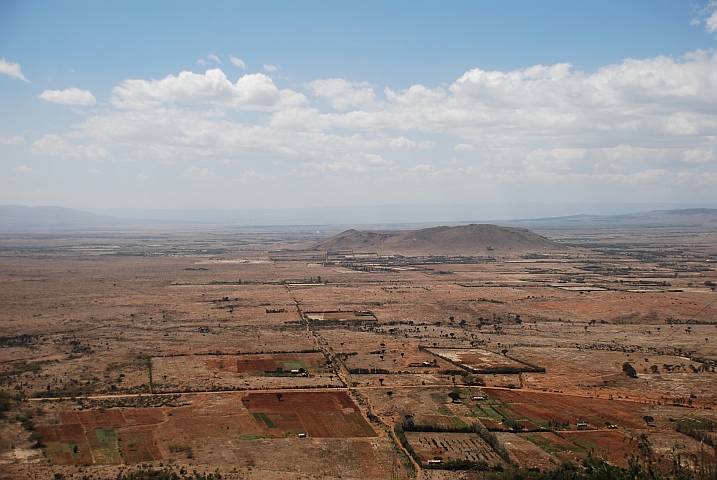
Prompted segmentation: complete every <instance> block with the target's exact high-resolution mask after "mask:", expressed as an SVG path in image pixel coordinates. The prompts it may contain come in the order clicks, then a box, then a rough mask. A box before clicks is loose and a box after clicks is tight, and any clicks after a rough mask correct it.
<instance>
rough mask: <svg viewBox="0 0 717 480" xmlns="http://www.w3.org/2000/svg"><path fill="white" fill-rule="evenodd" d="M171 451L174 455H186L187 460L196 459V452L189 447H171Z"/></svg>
mask: <svg viewBox="0 0 717 480" xmlns="http://www.w3.org/2000/svg"><path fill="white" fill-rule="evenodd" d="M169 451H170V452H173V453H178V452H181V453H184V455H186V457H187V458H194V451H193V450H192V447H190V446H189V445H170V446H169Z"/></svg>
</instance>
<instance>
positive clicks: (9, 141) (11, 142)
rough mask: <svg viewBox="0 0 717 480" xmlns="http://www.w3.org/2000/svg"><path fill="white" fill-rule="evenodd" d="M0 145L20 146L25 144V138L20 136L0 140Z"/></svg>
mask: <svg viewBox="0 0 717 480" xmlns="http://www.w3.org/2000/svg"><path fill="white" fill-rule="evenodd" d="M0 143H2V144H5V145H20V144H21V143H25V138H24V137H21V136H20V135H15V136H12V137H5V138H0Z"/></svg>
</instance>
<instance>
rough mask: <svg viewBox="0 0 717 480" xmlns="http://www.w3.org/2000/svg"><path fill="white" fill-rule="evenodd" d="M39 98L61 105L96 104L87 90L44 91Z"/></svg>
mask: <svg viewBox="0 0 717 480" xmlns="http://www.w3.org/2000/svg"><path fill="white" fill-rule="evenodd" d="M40 98H41V99H43V100H47V101H48V102H52V103H61V104H63V105H83V106H87V105H94V104H95V103H97V100H95V96H94V95H92V92H90V91H89V90H80V89H79V88H75V87H73V88H67V89H65V90H45V91H44V92H42V93H41V94H40Z"/></svg>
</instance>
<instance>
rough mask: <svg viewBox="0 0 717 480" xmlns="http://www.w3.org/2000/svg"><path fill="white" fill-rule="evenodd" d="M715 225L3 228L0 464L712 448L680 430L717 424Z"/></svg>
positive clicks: (338, 464) (236, 469) (622, 460)
mask: <svg viewBox="0 0 717 480" xmlns="http://www.w3.org/2000/svg"><path fill="white" fill-rule="evenodd" d="M710 229H711V227H710V228H701V227H699V226H696V227H693V228H672V227H669V226H665V227H660V228H653V227H650V228H634V229H626V228H625V227H620V228H617V227H616V228H613V229H607V228H600V229H598V228H584V227H574V228H561V229H554V230H549V229H544V230H541V231H540V232H539V233H540V234H541V235H543V236H544V237H547V238H548V239H550V240H553V241H555V243H551V245H552V247H551V246H550V245H548V243H550V242H544V243H541V244H540V245H539V246H536V247H535V248H533V249H531V248H530V246H524V245H522V246H521V247H520V248H518V247H515V248H512V247H511V248H501V246H500V244H499V243H495V244H493V245H490V246H481V248H480V251H476V252H473V253H472V254H470V255H468V254H466V253H465V252H460V253H456V252H455V251H444V252H436V251H426V252H421V251H419V250H420V249H419V250H416V248H413V249H412V250H410V251H407V253H406V255H407V256H404V255H402V254H399V252H396V251H395V249H397V248H398V249H400V245H398V246H397V244H396V243H395V242H394V244H392V245H391V248H392V249H393V250H392V251H381V249H380V246H376V245H371V247H370V248H368V249H363V250H362V249H360V248H356V249H354V250H351V249H348V248H346V241H345V240H342V242H344V243H342V244H341V247H342V249H341V250H340V251H339V250H336V251H331V250H328V249H325V250H320V249H319V250H311V249H309V247H311V246H312V245H314V244H315V242H317V241H319V240H322V239H321V238H318V237H317V235H316V232H315V231H314V230H312V229H309V228H306V229H301V228H296V229H263V230H259V229H257V230H250V229H234V230H232V229H215V230H198V229H184V230H179V229H165V230H160V229H154V230H152V229H145V230H136V231H114V230H107V231H96V230H95V231H87V232H81V231H64V232H62V231H52V232H42V231H11V232H2V234H0V305H2V308H1V309H0V325H1V326H2V328H1V329H0V341H1V342H0V390H1V391H3V392H4V398H7V399H8V400H7V402H4V403H3V405H6V408H7V411H5V412H3V418H2V419H1V420H0V422H1V423H0V425H1V427H0V478H8V479H10V478H52V475H54V474H55V473H58V474H62V475H66V476H68V477H69V475H74V477H75V478H84V477H86V478H115V477H116V476H117V474H118V473H119V472H126V471H133V470H134V469H138V468H147V467H154V468H164V467H167V466H169V467H171V468H176V469H180V468H182V469H185V470H186V471H188V472H191V471H193V470H197V471H199V472H214V471H216V470H218V471H219V472H221V474H222V476H223V477H224V478H262V479H271V478H337V477H339V476H340V477H341V478H409V477H416V476H418V475H425V476H426V478H439V477H440V478H456V479H457V478H463V477H464V476H465V474H466V473H465V470H466V469H473V470H474V471H476V470H477V471H482V470H486V469H495V468H497V467H499V468H507V467H509V466H510V465H518V466H520V467H523V468H537V469H540V470H551V469H555V468H557V467H558V466H559V465H561V464H563V463H565V462H574V463H577V462H580V461H582V460H583V459H584V458H586V457H587V456H589V455H597V456H599V457H601V458H603V459H605V460H606V461H607V462H609V463H612V464H615V465H618V466H626V465H627V462H628V460H629V459H630V458H636V457H635V456H637V455H639V454H640V451H641V450H640V448H641V446H644V442H645V440H648V441H649V442H650V444H651V445H652V446H653V451H654V452H655V454H656V455H657V456H658V457H659V458H660V459H661V460H660V461H663V462H669V461H672V460H674V459H677V458H680V461H684V462H686V463H688V464H691V465H697V464H699V463H700V462H705V461H710V460H709V459H710V458H711V459H712V460H711V461H714V452H713V451H712V450H711V449H709V448H707V447H706V446H705V443H704V442H702V443H701V442H699V441H697V440H695V438H693V437H694V431H693V430H694V429H693V430H689V429H687V428H686V427H685V426H686V425H688V426H689V425H692V426H694V425H697V424H700V425H714V424H712V423H710V422H716V421H717V373H715V365H717V335H716V334H717V301H716V300H717V293H716V292H715V290H714V285H715V283H717V272H716V271H715V263H714V262H715V259H716V258H717V234H715V233H713V232H714V231H712V232H710ZM546 245H548V246H546ZM449 250H450V249H449ZM439 253H440V254H439ZM626 365H628V366H629V367H631V369H632V372H630V371H629V370H630V368H629V367H626ZM695 422H697V423H695ZM690 432H692V434H693V436H692V437H691V436H688V435H687V433H690ZM701 432H702V431H701ZM702 434H704V435H708V436H709V435H712V437H714V432H710V431H709V429H708V430H706V431H705V432H702ZM641 442H643V443H641ZM706 459H707V460H706ZM460 462H463V464H462V466H461V465H459V463H460ZM449 467H450V468H457V470H449V469H448V468H449ZM439 471H440V472H439Z"/></svg>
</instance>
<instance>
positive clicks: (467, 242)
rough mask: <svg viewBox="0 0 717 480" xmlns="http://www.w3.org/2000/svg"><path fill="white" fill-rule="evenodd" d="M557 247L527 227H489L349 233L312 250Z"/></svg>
mask: <svg viewBox="0 0 717 480" xmlns="http://www.w3.org/2000/svg"><path fill="white" fill-rule="evenodd" d="M557 248H562V247H561V245H559V244H557V243H555V242H552V241H550V240H548V239H547V238H545V237H541V236H540V235H538V234H536V233H533V232H531V231H530V230H527V229H525V228H511V227H499V226H497V225H487V224H481V225H475V224H472V225H465V226H459V227H433V228H424V229H421V230H405V231H381V230H378V231H375V230H366V231H358V230H347V231H345V232H342V233H340V234H338V235H336V236H334V237H331V238H328V239H326V240H323V241H321V242H319V243H316V244H315V245H313V246H312V247H311V249H312V250H323V251H338V250H354V251H372V252H376V253H403V254H408V253H411V254H463V255H472V254H480V255H485V254H486V252H488V251H491V249H492V250H493V251H498V252H507V251H509V250H512V251H520V252H529V251H543V250H549V249H557Z"/></svg>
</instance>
